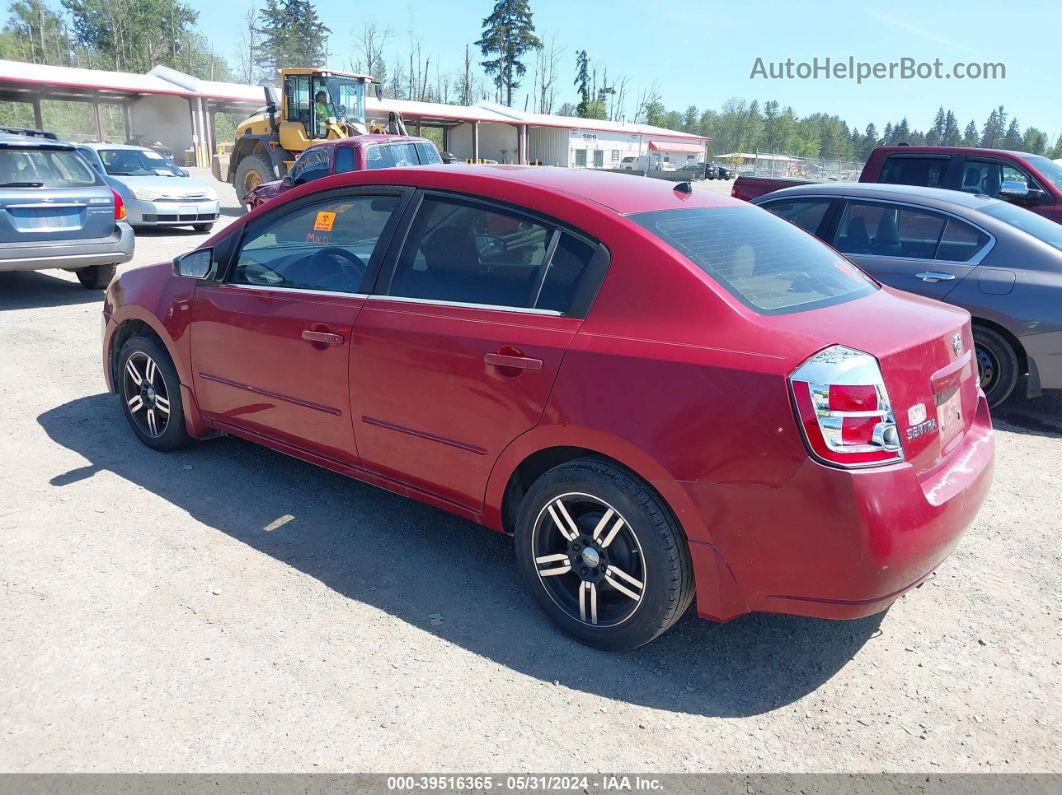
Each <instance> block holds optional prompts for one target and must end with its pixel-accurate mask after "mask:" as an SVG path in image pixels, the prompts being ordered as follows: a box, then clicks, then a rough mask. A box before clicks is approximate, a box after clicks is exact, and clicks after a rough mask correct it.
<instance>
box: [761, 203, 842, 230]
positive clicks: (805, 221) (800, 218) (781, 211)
mask: <svg viewBox="0 0 1062 795" xmlns="http://www.w3.org/2000/svg"><path fill="white" fill-rule="evenodd" d="M831 204H832V201H831V200H830V199H783V200H781V201H776V202H771V203H770V204H764V205H762V206H763V207H764V208H765V209H767V210H770V211H771V212H772V213H774V214H775V215H777V216H778V217H779V218H784V219H785V220H787V221H789V223H791V224H796V225H797V226H799V227H800V228H801V229H803V230H804V231H805V232H810V233H811V234H813V235H814V234H816V233H817V232H818V231H819V226H820V225H821V224H822V219H823V218H825V217H826V212H827V211H828V210H829V209H830V205H831Z"/></svg>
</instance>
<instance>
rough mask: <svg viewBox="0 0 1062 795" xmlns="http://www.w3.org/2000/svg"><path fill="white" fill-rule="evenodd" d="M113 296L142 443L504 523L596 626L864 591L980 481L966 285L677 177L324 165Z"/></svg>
mask: <svg viewBox="0 0 1062 795" xmlns="http://www.w3.org/2000/svg"><path fill="white" fill-rule="evenodd" d="M104 313H105V316H106V332H105V335H104V336H105V339H104V347H103V359H104V366H105V371H106V375H107V379H108V384H109V386H110V388H111V389H112V390H114V391H115V392H117V393H118V394H119V396H120V402H121V406H122V408H123V410H124V412H125V415H126V417H127V419H128V420H129V423H130V425H131V427H132V429H133V431H134V433H135V434H136V435H137V436H138V437H139V438H140V439H141V440H142V441H143V442H144V443H145V444H147V445H149V446H151V447H154V448H156V449H159V450H171V449H174V448H176V447H179V446H181V445H183V444H186V443H187V442H189V441H190V440H191V439H202V438H206V437H210V436H214V435H218V434H223V433H225V434H232V435H234V436H240V437H243V438H245V439H250V440H252V441H255V442H259V443H261V444H264V445H267V446H269V447H271V448H273V449H275V450H279V451H281V452H284V453H288V454H290V455H293V456H296V457H298V458H302V459H305V460H307V461H311V462H313V463H315V464H319V465H322V466H325V467H328V468H330V469H333V470H336V471H338V472H341V473H344V474H347V475H349V476H351V477H354V478H358V479H359V480H363V481H366V482H368V483H372V484H375V485H378V486H381V487H383V488H385V489H389V490H391V491H394V492H397V493H399V494H403V495H407V496H410V497H414V498H416V499H418V500H422V501H424V502H427V503H430V504H432V505H435V506H438V507H440V508H443V509H445V510H448V511H452V512H453V513H456V514H459V515H461V516H464V517H467V518H469V519H472V520H475V521H477V522H481V523H483V524H485V525H487V526H488V527H490V528H493V529H495V530H497V531H499V532H505V533H509V534H512V535H514V536H515V542H516V552H517V561H518V565H519V567H520V569H521V572H522V575H523V577H524V579H525V581H526V583H527V585H528V587H529V588H530V589H531V591H532V592H533V593H534V594H535V596H536V597H537V599H538V600H539V602H540V603H541V604H542V606H543V608H544V609H545V610H546V612H547V613H548V614H549V615H550V616H551V617H552V618H553V619H554V620H556V621H557V622H558V623H559V624H560V626H561V627H563V628H564V629H565V630H567V631H568V632H570V633H572V634H573V635H574V636H576V637H577V638H579V639H580V640H582V641H585V642H586V643H589V644H592V645H595V646H600V647H604V648H610V649H622V648H631V647H635V646H638V645H640V644H643V643H646V642H648V641H650V640H652V639H653V638H655V637H656V636H658V635H659V634H660V633H662V632H664V631H665V630H666V629H667V628H668V627H670V626H671V625H672V624H673V623H674V622H675V621H676V620H677V619H678V617H679V616H680V615H682V614H683V612H685V610H686V609H687V607H688V606H689V605H690V603H691V601H692V600H693V598H694V594H695V593H696V601H697V612H698V614H700V615H701V616H703V617H705V618H710V619H714V620H718V621H725V620H727V619H730V618H733V617H734V616H737V615H740V614H742V613H746V612H750V611H770V612H780V613H795V614H800V615H809V616H821V617H827V618H856V617H859V616H864V615H867V614H870V613H873V612H876V611H880V610H883V609H885V608H886V607H887V606H888V605H889V604H891V603H892V602H893V601H894V600H895V599H897V598H898V597H899V596H900V595H901V594H902V593H904V592H905V591H906V590H908V589H909V588H911V587H913V586H914V585H917V584H918V583H919V582H921V581H922V579H923V578H925V577H926V576H927V575H928V574H929V573H930V572H931V571H932V570H933V569H934V568H935V567H936V566H937V565H938V564H939V563H940V562H941V561H942V560H943V559H944V558H945V557H946V556H947V555H948V553H949V552H950V551H951V549H952V548H953V547H954V546H955V543H956V542H957V540H958V538H959V536H960V535H961V533H962V532H963V530H964V528H965V527H966V526H967V525H968V524H969V523H970V521H971V520H972V519H973V517H974V515H975V513H976V512H977V510H978V508H979V506H980V505H981V502H982V501H983V499H984V497H985V494H986V492H987V491H988V487H989V483H990V480H991V471H992V461H993V439H992V426H991V421H990V419H989V414H988V407H987V404H986V402H985V398H984V395H983V394H982V393H981V391H980V390H979V389H978V386H977V370H976V364H975V361H974V359H973V357H972V351H973V342H972V339H971V335H970V321H969V315H968V314H967V312H966V311H965V310H962V309H958V308H955V307H950V306H946V305H944V304H940V303H937V302H934V301H929V300H926V299H921V298H916V297H914V296H911V295H908V294H906V293H900V292H896V291H894V290H892V289H890V288H888V287H883V286H881V285H879V284H878V283H876V282H874V281H873V280H872V279H870V278H869V277H867V276H866V275H864V274H863V273H862V272H861V271H859V270H858V269H857V268H855V267H854V266H853V265H852V264H850V263H849V262H848V261H847V260H845V259H844V258H843V257H842V256H840V255H839V254H838V253H837V252H835V251H834V250H832V249H830V248H829V247H827V246H826V245H824V244H822V243H821V242H819V241H818V240H816V239H815V238H814V237H812V236H811V235H808V234H807V233H805V232H803V231H802V230H800V229H798V228H797V227H795V226H793V225H792V224H789V223H787V222H786V221H783V220H781V219H779V218H776V217H774V216H773V215H771V214H770V213H768V212H766V211H764V210H761V209H760V208H758V207H753V206H750V205H748V204H745V203H744V202H739V201H736V200H733V199H730V198H728V197H723V196H719V195H716V194H712V193H709V192H706V191H702V190H698V189H692V190H690V189H688V186H686V185H681V186H678V187H676V186H674V185H672V184H670V183H665V182H660V181H655V180H649V179H640V178H636V177H630V176H621V175H613V174H607V173H595V172H591V171H569V170H564V169H552V168H522V167H516V166H471V167H469V166H449V167H426V168H425V167H422V168H407V169H391V170H382V171H367V172H357V173H352V174H344V175H339V176H334V177H329V178H326V179H322V180H319V181H316V182H314V183H312V184H310V185H304V186H302V187H299V188H296V189H294V190H292V191H290V192H289V193H287V194H285V195H284V196H282V197H280V198H278V199H277V200H276V201H275V202H271V203H270V204H269V205H267V206H265V207H263V208H260V209H259V210H256V211H255V212H252V213H251V214H249V215H248V216H246V217H245V218H243V219H240V220H239V221H237V222H236V223H234V224H233V225H232V226H230V227H228V228H227V229H225V230H224V231H223V232H221V233H220V234H218V235H216V236H214V237H213V238H212V239H211V240H210V241H209V242H208V243H207V244H205V246H204V247H203V248H201V249H199V250H198V251H195V252H192V253H189V254H185V255H184V256H182V257H179V258H178V259H177V260H176V261H175V262H174V263H173V264H172V266H171V265H170V264H169V263H167V264H163V265H156V266H152V267H147V268H139V269H135V270H131V271H129V272H127V273H124V274H123V275H122V276H121V277H120V278H118V279H117V280H115V281H114V282H113V283H112V284H111V286H110V288H109V290H108V291H107V299H106V302H105V306H104ZM470 598H472V597H471V596H470Z"/></svg>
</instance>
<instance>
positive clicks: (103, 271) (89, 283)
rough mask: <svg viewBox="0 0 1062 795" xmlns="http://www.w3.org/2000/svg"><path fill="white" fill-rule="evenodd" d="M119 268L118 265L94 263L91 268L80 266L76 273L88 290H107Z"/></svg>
mask: <svg viewBox="0 0 1062 795" xmlns="http://www.w3.org/2000/svg"><path fill="white" fill-rule="evenodd" d="M117 270H118V266H117V265H93V266H92V267H90V268H80V269H78V270H76V271H74V273H76V274H77V280H78V281H79V282H81V286H82V287H84V288H85V289H86V290H106V289H107V285H108V284H110V283H111V279H113V278H114V274H115V273H116V272H117Z"/></svg>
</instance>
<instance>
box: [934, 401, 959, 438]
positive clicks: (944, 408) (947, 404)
mask: <svg viewBox="0 0 1062 795" xmlns="http://www.w3.org/2000/svg"><path fill="white" fill-rule="evenodd" d="M937 425H938V427H939V428H940V444H941V446H943V445H946V444H947V443H948V442H950V441H951V440H952V439H953V438H955V436H956V434H958V433H959V431H960V430H962V427H963V422H962V393H961V392H960V391H959V390H958V389H951V390H949V391H948V392H945V393H944V394H942V395H938V396H937Z"/></svg>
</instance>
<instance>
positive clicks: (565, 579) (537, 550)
mask: <svg viewBox="0 0 1062 795" xmlns="http://www.w3.org/2000/svg"><path fill="white" fill-rule="evenodd" d="M531 545H532V553H533V556H534V561H535V568H536V570H537V572H538V577H539V581H540V582H541V584H542V587H543V588H544V589H545V591H546V593H548V594H549V596H550V598H551V599H552V600H553V601H554V602H555V603H556V604H557V605H558V606H559V607H560V608H561V609H562V610H564V611H565V612H566V613H567V614H568V615H570V616H571V617H572V618H576V619H578V620H579V621H581V622H582V623H584V624H588V625H591V626H605V627H608V626H616V625H617V624H621V623H623V622H624V621H626V620H627V619H629V618H630V617H631V616H632V615H634V612H635V611H636V610H637V609H638V607H639V606H640V605H641V604H642V600H643V597H644V595H645V588H646V576H645V575H646V572H645V563H644V558H643V555H642V548H641V544H640V543H639V541H638V537H637V535H635V532H634V529H633V528H632V527H631V526H630V525H629V524H628V523H627V521H626V520H625V519H624V518H623V516H621V515H620V513H619V512H618V511H617V510H616V509H615V508H613V507H612V506H611V505H609V504H608V503H606V502H605V501H604V500H602V499H600V498H598V497H595V496H593V495H590V494H580V493H569V494H562V495H560V496H559V497H554V498H553V499H552V500H550V502H548V503H547V504H546V506H545V507H544V508H543V509H542V510H541V511H540V512H539V515H538V518H537V519H536V521H535V526H534V530H533V532H532V535H531Z"/></svg>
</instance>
